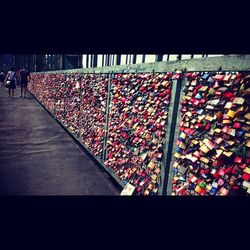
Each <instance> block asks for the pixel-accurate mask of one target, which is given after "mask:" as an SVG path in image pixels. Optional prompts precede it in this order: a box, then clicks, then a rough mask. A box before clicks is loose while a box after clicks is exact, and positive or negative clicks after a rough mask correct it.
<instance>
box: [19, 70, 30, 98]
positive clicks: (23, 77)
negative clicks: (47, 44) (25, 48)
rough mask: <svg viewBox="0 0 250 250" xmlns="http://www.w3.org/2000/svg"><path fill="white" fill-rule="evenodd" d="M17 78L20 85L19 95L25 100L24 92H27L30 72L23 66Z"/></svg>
mask: <svg viewBox="0 0 250 250" xmlns="http://www.w3.org/2000/svg"><path fill="white" fill-rule="evenodd" d="M19 76H20V84H21V95H20V97H23V98H25V97H26V92H27V86H28V82H29V81H30V72H29V71H28V70H27V69H26V67H25V66H24V67H23V69H22V70H20V73H19Z"/></svg>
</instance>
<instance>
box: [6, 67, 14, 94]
mask: <svg viewBox="0 0 250 250" xmlns="http://www.w3.org/2000/svg"><path fill="white" fill-rule="evenodd" d="M5 86H6V88H8V89H9V97H11V98H13V97H14V90H15V89H16V72H15V69H14V67H13V66H11V67H10V69H9V71H8V73H7V75H6V77H5Z"/></svg>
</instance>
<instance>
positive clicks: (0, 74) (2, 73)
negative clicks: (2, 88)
mask: <svg viewBox="0 0 250 250" xmlns="http://www.w3.org/2000/svg"><path fill="white" fill-rule="evenodd" d="M4 79H5V74H4V72H3V71H2V72H1V73H0V82H1V83H4Z"/></svg>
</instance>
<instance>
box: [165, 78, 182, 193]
mask: <svg viewBox="0 0 250 250" xmlns="http://www.w3.org/2000/svg"><path fill="white" fill-rule="evenodd" d="M179 84H180V95H181V92H182V89H183V87H184V86H185V84H186V78H185V77H184V73H183V78H182V80H181V82H180V83H179ZM180 103H181V102H180V97H179V100H178V109H177V111H176V112H175V116H176V125H175V131H174V135H173V136H174V141H173V149H172V155H171V159H170V162H169V173H168V177H167V183H166V185H167V195H171V193H172V180H173V176H174V173H173V168H172V166H173V164H174V162H175V158H174V157H172V156H173V154H174V153H175V152H176V148H177V145H176V140H177V138H178V137H179V129H178V126H179V122H180V120H181V112H179V110H180V108H181V104H180Z"/></svg>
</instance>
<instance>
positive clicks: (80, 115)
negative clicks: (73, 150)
mask: <svg viewBox="0 0 250 250" xmlns="http://www.w3.org/2000/svg"><path fill="white" fill-rule="evenodd" d="M82 78H83V75H82V76H81V78H80V90H79V91H80V110H79V114H78V138H79V140H80V141H81V129H82Z"/></svg>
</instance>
